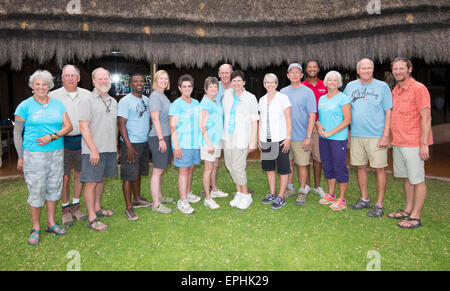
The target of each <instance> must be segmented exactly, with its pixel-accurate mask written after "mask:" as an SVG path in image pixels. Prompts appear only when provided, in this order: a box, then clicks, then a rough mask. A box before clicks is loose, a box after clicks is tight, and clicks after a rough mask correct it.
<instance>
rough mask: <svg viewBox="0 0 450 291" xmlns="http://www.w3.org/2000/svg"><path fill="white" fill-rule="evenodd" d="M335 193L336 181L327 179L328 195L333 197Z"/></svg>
mask: <svg viewBox="0 0 450 291" xmlns="http://www.w3.org/2000/svg"><path fill="white" fill-rule="evenodd" d="M335 191H336V179H328V194H330V195H334V192H335Z"/></svg>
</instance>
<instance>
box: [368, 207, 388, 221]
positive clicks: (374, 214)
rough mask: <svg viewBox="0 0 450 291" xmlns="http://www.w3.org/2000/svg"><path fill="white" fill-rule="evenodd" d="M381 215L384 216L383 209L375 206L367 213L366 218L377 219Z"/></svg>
mask: <svg viewBox="0 0 450 291" xmlns="http://www.w3.org/2000/svg"><path fill="white" fill-rule="evenodd" d="M383 214H384V210H383V207H380V206H378V205H375V207H374V208H373V209H372V210H370V211H369V212H368V213H367V216H369V217H374V218H378V217H381V216H383Z"/></svg>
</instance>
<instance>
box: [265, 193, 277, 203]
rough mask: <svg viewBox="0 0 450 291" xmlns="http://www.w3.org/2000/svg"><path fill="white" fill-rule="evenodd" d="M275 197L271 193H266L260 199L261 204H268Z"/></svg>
mask: <svg viewBox="0 0 450 291" xmlns="http://www.w3.org/2000/svg"><path fill="white" fill-rule="evenodd" d="M275 198H277V196H275V195H272V194H270V193H269V194H267V195H266V197H265V198H264V199H263V201H261V203H262V204H269V203H270V202H272V201H273V200H274V199H275Z"/></svg>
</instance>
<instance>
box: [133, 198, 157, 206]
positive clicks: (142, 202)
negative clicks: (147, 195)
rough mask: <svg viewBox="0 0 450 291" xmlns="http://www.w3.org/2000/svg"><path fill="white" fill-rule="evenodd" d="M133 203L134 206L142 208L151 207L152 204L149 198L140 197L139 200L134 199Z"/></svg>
mask: <svg viewBox="0 0 450 291" xmlns="http://www.w3.org/2000/svg"><path fill="white" fill-rule="evenodd" d="M131 205H132V206H133V208H142V207H150V206H152V203H151V202H148V201H147V200H144V199H140V200H137V201H133V202H132V203H131Z"/></svg>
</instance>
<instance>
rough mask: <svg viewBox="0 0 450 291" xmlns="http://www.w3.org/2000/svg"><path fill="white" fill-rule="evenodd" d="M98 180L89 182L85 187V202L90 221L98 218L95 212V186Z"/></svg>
mask: <svg viewBox="0 0 450 291" xmlns="http://www.w3.org/2000/svg"><path fill="white" fill-rule="evenodd" d="M96 186H97V183H96V182H87V183H86V185H85V187H84V202H85V203H86V208H87V211H88V216H89V221H92V220H94V219H96V218H97V215H96V214H95V188H96Z"/></svg>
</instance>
